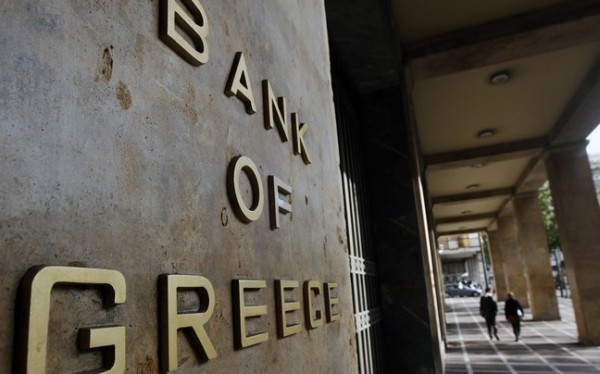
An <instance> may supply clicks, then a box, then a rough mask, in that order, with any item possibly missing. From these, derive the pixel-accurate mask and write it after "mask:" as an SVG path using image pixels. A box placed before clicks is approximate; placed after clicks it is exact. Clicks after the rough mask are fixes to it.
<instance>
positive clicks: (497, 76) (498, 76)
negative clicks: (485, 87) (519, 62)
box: [490, 70, 510, 85]
mask: <svg viewBox="0 0 600 374" xmlns="http://www.w3.org/2000/svg"><path fill="white" fill-rule="evenodd" d="M509 79H510V74H509V73H508V71H506V70H503V71H499V72H497V73H494V74H492V76H491V77H490V83H491V84H494V85H497V84H502V83H506V82H508V80H509Z"/></svg>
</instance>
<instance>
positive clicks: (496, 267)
mask: <svg viewBox="0 0 600 374" xmlns="http://www.w3.org/2000/svg"><path fill="white" fill-rule="evenodd" d="M488 243H489V250H490V258H491V259H492V270H493V271H494V283H495V284H496V286H495V287H496V295H497V296H498V297H499V300H504V298H505V297H506V294H507V293H508V283H507V281H506V274H504V261H503V259H502V248H501V247H500V234H499V233H498V230H494V231H488Z"/></svg>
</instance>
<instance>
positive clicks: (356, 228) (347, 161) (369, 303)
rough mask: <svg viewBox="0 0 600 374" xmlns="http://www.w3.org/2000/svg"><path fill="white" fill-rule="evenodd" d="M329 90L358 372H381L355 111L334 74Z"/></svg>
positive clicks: (371, 252) (372, 257)
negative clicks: (338, 152)
mask: <svg viewBox="0 0 600 374" xmlns="http://www.w3.org/2000/svg"><path fill="white" fill-rule="evenodd" d="M333 88H334V96H335V110H336V120H337V129H338V141H339V147H340V159H341V169H342V170H341V171H342V186H343V193H344V207H345V217H346V229H347V233H348V248H349V255H350V258H349V263H350V270H351V277H352V295H353V297H352V298H353V304H354V308H353V309H354V321H355V326H356V341H357V349H358V352H357V354H358V360H359V370H360V372H361V373H379V372H383V371H384V366H383V347H382V339H381V336H382V331H381V302H380V296H379V283H378V280H377V263H376V258H375V248H374V246H373V235H372V223H371V220H370V215H369V201H368V198H367V189H366V186H365V184H366V180H367V179H366V177H365V171H364V167H363V164H364V159H363V153H362V149H361V148H362V145H361V144H360V139H361V136H360V117H359V114H358V113H357V111H356V108H357V103H356V102H354V100H353V99H352V96H351V94H350V93H349V91H348V90H347V88H346V87H345V86H344V84H343V82H340V81H339V80H338V79H336V76H335V72H334V85H333Z"/></svg>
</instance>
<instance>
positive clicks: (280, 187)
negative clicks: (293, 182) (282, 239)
mask: <svg viewBox="0 0 600 374" xmlns="http://www.w3.org/2000/svg"><path fill="white" fill-rule="evenodd" d="M268 180H269V200H271V202H270V204H269V213H270V216H271V229H272V230H275V229H278V228H279V212H281V213H284V214H285V213H291V212H292V206H291V205H290V203H288V202H287V201H284V200H281V199H280V198H279V194H280V193H281V194H282V195H285V196H289V195H291V194H292V187H290V186H289V185H287V184H285V183H283V182H282V181H281V179H279V178H277V177H276V176H273V175H269V177H268Z"/></svg>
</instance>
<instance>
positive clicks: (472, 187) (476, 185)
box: [466, 183, 479, 190]
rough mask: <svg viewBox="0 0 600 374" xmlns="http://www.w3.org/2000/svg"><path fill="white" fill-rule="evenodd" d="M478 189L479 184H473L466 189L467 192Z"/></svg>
mask: <svg viewBox="0 0 600 374" xmlns="http://www.w3.org/2000/svg"><path fill="white" fill-rule="evenodd" d="M477 187H479V184H477V183H473V184H470V185H468V186H467V187H466V189H467V190H472V189H474V188H477Z"/></svg>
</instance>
